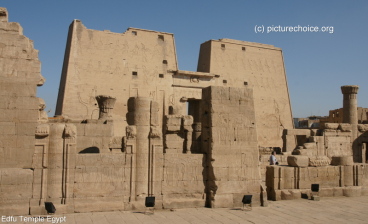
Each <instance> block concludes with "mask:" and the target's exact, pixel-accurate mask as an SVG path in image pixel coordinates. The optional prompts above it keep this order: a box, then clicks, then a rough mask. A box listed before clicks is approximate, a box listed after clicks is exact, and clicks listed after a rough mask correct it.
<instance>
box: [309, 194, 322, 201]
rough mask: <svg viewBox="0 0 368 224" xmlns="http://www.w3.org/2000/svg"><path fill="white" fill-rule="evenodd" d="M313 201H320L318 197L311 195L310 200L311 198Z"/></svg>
mask: <svg viewBox="0 0 368 224" xmlns="http://www.w3.org/2000/svg"><path fill="white" fill-rule="evenodd" d="M311 199H312V200H313V201H319V200H320V197H319V196H318V195H312V198H311Z"/></svg>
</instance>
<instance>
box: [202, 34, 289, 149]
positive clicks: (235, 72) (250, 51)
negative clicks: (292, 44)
mask: <svg viewBox="0 0 368 224" xmlns="http://www.w3.org/2000/svg"><path fill="white" fill-rule="evenodd" d="M197 70H198V71H199V72H210V73H214V74H219V75H220V77H219V78H218V79H217V82H216V85H219V86H227V87H237V88H243V87H245V86H249V87H251V88H253V91H254V94H253V95H254V107H255V112H256V123H255V124H256V125H257V134H258V144H259V146H261V147H283V142H282V131H283V129H290V128H293V122H292V113H291V106H290V99H289V92H288V86H287V80H286V74H285V68H284V61H283V56H282V51H281V49H280V48H276V47H274V46H271V45H266V44H258V43H250V42H245V41H236V40H230V39H220V40H211V41H207V42H205V43H203V44H202V45H201V50H200V54H199V60H198V68H197Z"/></svg>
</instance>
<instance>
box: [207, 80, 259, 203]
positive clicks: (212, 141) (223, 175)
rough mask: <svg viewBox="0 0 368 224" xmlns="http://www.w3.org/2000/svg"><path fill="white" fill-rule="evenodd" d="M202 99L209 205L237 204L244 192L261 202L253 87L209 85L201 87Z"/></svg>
mask: <svg viewBox="0 0 368 224" xmlns="http://www.w3.org/2000/svg"><path fill="white" fill-rule="evenodd" d="M202 99H203V103H202V112H203V116H202V128H203V129H202V139H203V144H204V145H203V146H204V149H203V150H204V151H205V152H206V167H207V170H206V175H207V178H206V180H207V181H206V189H205V190H206V194H207V204H208V206H210V207H232V206H240V205H241V201H240V200H239V198H242V196H243V195H245V194H253V195H254V196H255V197H254V199H253V200H254V201H257V203H260V198H259V197H260V189H261V181H260V173H259V161H258V158H259V154H258V144H257V132H256V124H255V123H256V117H255V111H254V102H253V92H252V89H249V88H244V87H243V88H231V87H230V88H229V87H214V86H211V87H208V88H205V89H203V92H202ZM228 161H231V162H230V163H229V162H228Z"/></svg>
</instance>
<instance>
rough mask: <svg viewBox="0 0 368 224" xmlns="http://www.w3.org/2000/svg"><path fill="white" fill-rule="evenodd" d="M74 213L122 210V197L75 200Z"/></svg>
mask: <svg viewBox="0 0 368 224" xmlns="http://www.w3.org/2000/svg"><path fill="white" fill-rule="evenodd" d="M74 207H75V209H74V212H76V213H80V212H106V211H122V210H124V208H125V207H124V197H91V198H75V199H74Z"/></svg>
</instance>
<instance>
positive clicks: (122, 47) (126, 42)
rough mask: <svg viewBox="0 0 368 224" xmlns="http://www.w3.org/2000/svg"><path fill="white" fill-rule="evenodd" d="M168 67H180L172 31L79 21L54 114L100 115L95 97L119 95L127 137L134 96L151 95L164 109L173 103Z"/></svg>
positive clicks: (119, 120) (118, 128)
mask: <svg viewBox="0 0 368 224" xmlns="http://www.w3.org/2000/svg"><path fill="white" fill-rule="evenodd" d="M169 70H172V71H176V70H177V62H176V52H175V45H174V39H173V35H172V34H169V33H163V32H156V31H149V30H141V29H135V28H129V29H128V30H127V31H126V32H125V33H112V32H110V31H96V30H89V29H87V28H86V27H85V26H84V25H83V24H82V22H81V21H79V20H74V22H73V23H72V24H71V25H70V28H69V36H68V42H67V47H66V54H65V59H64V67H63V71H62V77H61V83H60V88H59V96H58V102H57V108H56V113H55V114H56V115H63V116H65V117H69V118H73V119H92V118H94V119H96V118H98V107H97V104H96V100H95V96H97V95H109V96H112V97H116V98H117V101H116V104H115V114H113V119H114V121H115V134H117V135H123V134H124V131H125V126H126V125H127V121H126V113H127V112H128V111H127V101H128V98H129V97H137V96H140V97H151V98H152V99H154V100H157V101H158V102H159V103H160V107H161V108H162V107H164V106H165V107H168V102H169V97H170V95H172V93H171V92H172V91H170V87H171V84H172V74H171V73H169V72H168V71H169ZM166 110H167V109H166ZM160 119H162V117H161V118H160Z"/></svg>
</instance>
